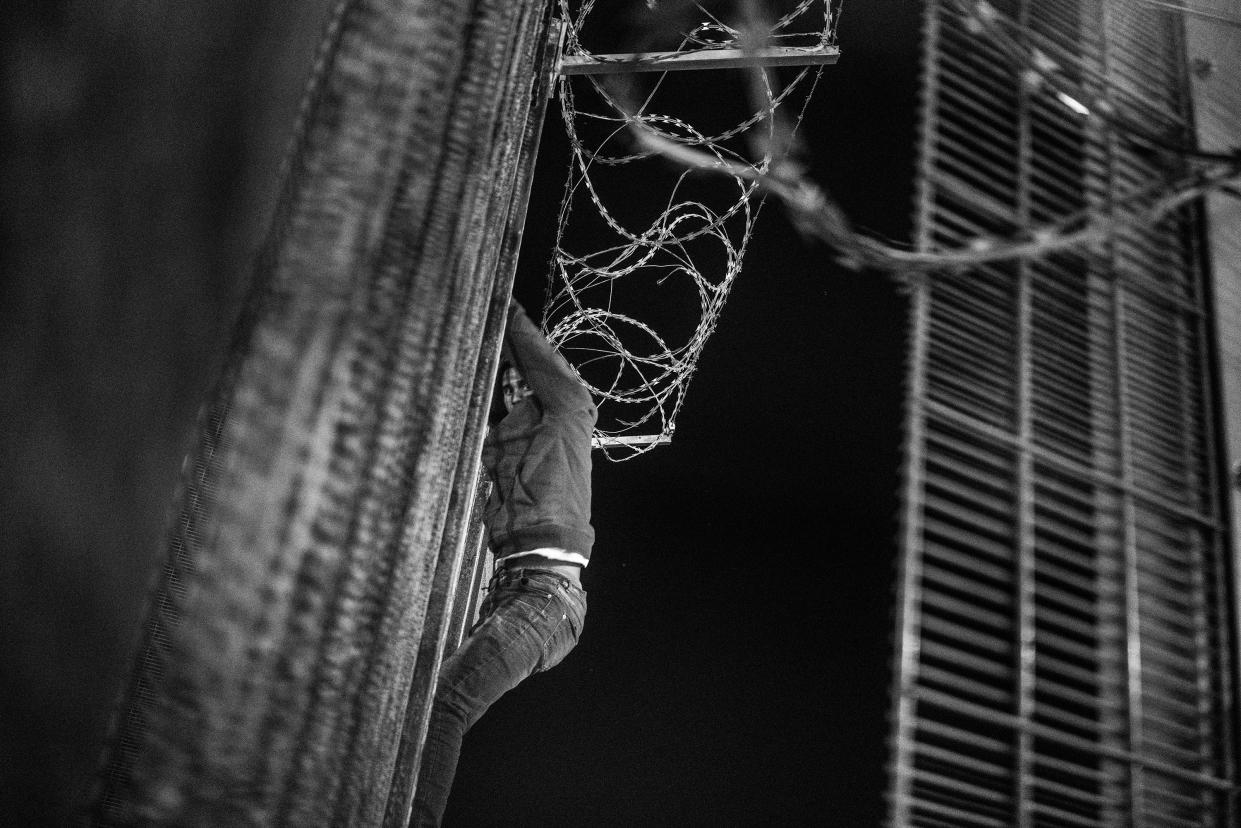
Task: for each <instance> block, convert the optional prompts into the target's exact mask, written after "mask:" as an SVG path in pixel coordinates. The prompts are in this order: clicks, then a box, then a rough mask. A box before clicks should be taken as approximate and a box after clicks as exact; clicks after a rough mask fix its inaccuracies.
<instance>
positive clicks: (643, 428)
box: [544, 0, 843, 460]
mask: <svg viewBox="0 0 1241 828" xmlns="http://www.w3.org/2000/svg"><path fill="white" fill-rule="evenodd" d="M842 2H843V0H800V2H798V3H796V4H795V5H794V4H792V3H789V4H788V5H790V6H792V8H790V10H789V11H788V12H787V13H786V14H783V15H782V16H780V17H779V18H778V19H775V20H769V21H766V22H761V21H759V14H758V12H759V9H760V7H761V8H762V9H766V8H769V7H770V6H771V5H773V4H771V3H748V4H747V3H744V2H743V3H733V4H722V3H716V4H710V5H708V4H700V3H689V2H680V3H668V2H663V3H662V5H663V6H664V7H665V8H663V9H661V11H665V12H667V14H666V16H665V19H667V18H671V19H672V20H674V21H675V22H676V23H678V24H680V25H681V26H682V28H679V29H678V31H677V33H676V35H675V37H676V39H677V40H678V41H679V42H678V43H677V45H676V46H675V49H674V50H673V51H674V52H675V53H677V54H683V53H686V52H693V51H704V50H711V49H740V50H746V49H749V48H753V47H754V46H755V45H756V44H761V45H782V46H783V45H800V46H805V45H824V46H829V45H834V44H835V39H836V27H837V24H838V22H839V19H840V11H841V5H842ZM648 5H653V4H651V3H650V2H649V0H648ZM669 6H672V7H673V8H672V9H671V10H669V9H668V8H667V7H669ZM594 7H595V2H594V0H585V2H582V3H581V4H580V6H579V7H578V9H577V11H576V13H574V12H573V11H572V9H571V8H570V4H569V3H568V2H567V0H561V14H562V16H563V19H564V20H565V21H566V32H565V40H564V53H565V54H566V55H590V54H591V53H590V52H589V51H588V50H587V49H586V47H585V46H584V45H583V41H582V36H583V33H584V32H585V31H586V30H587V28H588V27H587V24H588V21H589V20H590V15H591V12H592V10H593V9H594ZM729 14H731V15H733V16H734V17H735V18H736V20H735V22H732V23H726V22H724V20H725V17H726V16H727V15H729ZM657 34H658V33H657V32H656V33H653V35H657ZM597 59H598V60H600V61H604V60H607V59H608V58H606V57H598V58H597ZM746 71H747V72H748V73H749V74H750V76H751V77H750V78H749V79H748V80H746V81H745V82H744V83H743V84H742V86H743V87H744V88H742V89H738V90H737V95H736V97H737V98H738V99H744V98H746V97H748V98H749V106H748V108H747V110H745V111H744V112H743V113H742V114H741V115H740V117H738V118H735V119H731V125H729V126H725V127H717V128H713V129H708V128H706V127H705V126H704V125H702V124H698V125H696V124H695V123H691V121H690V119H689V118H688V117H687V116H685V115H684V114H683V112H684V109H685V107H684V105H681V106H678V105H677V103H676V101H675V100H674V98H675V96H676V94H677V93H680V94H684V93H685V87H684V86H682V87H680V88H679V89H677V90H675V91H674V90H673V89H672V88H673V87H676V85H677V81H672V82H670V81H669V80H668V78H669V77H670V75H671V74H672V73H668V72H663V73H658V72H657V73H653V74H643V75H642V76H641V78H643V79H644V80H646V81H647V83H646V86H645V87H644V88H640V86H639V81H638V79H637V78H638V76H637V75H634V74H623V73H622V74H613V75H586V76H578V77H574V78H569V77H565V78H562V80H561V83H560V85H559V96H560V103H561V112H562V115H563V119H564V124H565V129H566V131H567V133H568V138H569V144H570V150H571V161H570V167H569V173H568V178H567V181H566V184H565V189H564V196H563V199H562V201H561V205H560V211H559V219H558V226H557V231H556V240H555V247H554V250H553V253H552V257H551V262H550V267H549V273H548V285H547V294H546V302H545V307H544V320H545V321H544V326H545V328H546V329H547V333H548V338H549V339H550V340H551V342H552V343H553V344H554V345H556V346H557V347H558V348H559V349H560V350H561V352H562V353H563V354H564V355H565V356H566V358H567V359H568V360H569V361H570V363H572V364H573V365H574V367H575V369H576V370H577V371H578V373H579V375H580V376H581V377H582V380H583V382H585V384H586V385H587V386H588V387H589V388H590V390H591V392H592V393H593V395H594V397H595V400H596V403H597V404H598V406H599V412H600V416H599V424H598V426H597V428H596V434H595V436H596V443H597V444H598V445H601V446H602V448H603V451H604V453H605V454H606V455H607V457H608V458H609V459H611V460H625V459H630V458H632V457H634V456H636V455H638V454H641V453H644V452H646V451H648V450H650V449H651V448H652V447H654V446H655V445H657V444H659V443H660V442H666V441H667V440H668V439H670V438H671V436H672V433H673V431H674V430H675V427H676V417H677V414H678V412H679V411H680V409H681V406H682V404H683V403H684V400H685V392H686V389H687V387H688V384H689V380H690V378H691V377H692V375H693V373H694V371H695V369H696V368H697V366H698V360H699V358H700V356H701V355H702V352H703V349H704V347H705V345H706V342H707V340H708V338H709V337H710V336H711V334H712V333H713V332H714V330H715V327H716V324H717V322H718V320H719V317H720V314H721V312H722V311H723V308H724V303H725V301H726V300H727V298H728V295H729V292H730V290H731V288H732V285H733V281H734V279H736V277H737V276H738V274H739V273H740V272H741V267H742V261H743V259H744V257H745V251H746V249H747V247H748V245H749V242H750V238H751V235H752V233H753V230H754V222H755V220H756V218H757V216H758V213H759V210H760V208H761V206H762V193H756V190H757V185H756V184H755V183H754V181H753V179H747V178H745V177H743V176H737V175H719V174H711V173H704V172H703V171H701V170H691V169H684V168H676V167H675V166H674V165H672V164H670V163H669V162H668V161H667V160H666V159H664V158H663V157H661V156H659V155H658V154H657V153H654V152H652V151H649V150H646V149H643V148H638V146H637V144H636V142H635V141H634V140H633V131H634V130H645V131H649V132H651V133H654V134H656V135H658V136H660V137H662V138H665V139H667V140H670V141H673V142H676V143H677V144H681V145H684V146H688V147H693V148H695V149H696V150H698V151H701V152H705V153H708V154H710V155H711V156H713V157H714V158H716V159H717V160H718V161H719V162H720V164H721V167H724V166H727V165H732V166H735V165H737V164H740V165H743V166H744V167H747V168H749V169H752V170H755V171H758V172H760V173H766V172H767V171H768V170H769V169H770V168H771V166H772V165H773V163H781V162H782V161H785V160H787V159H785V157H784V156H785V152H786V151H787V150H788V148H789V145H790V143H791V142H790V141H789V140H788V139H789V137H790V136H789V135H782V134H781V129H780V128H779V127H778V125H777V119H775V118H774V117H773V113H775V111H776V110H777V108H779V107H781V106H790V105H791V106H792V107H793V108H795V109H797V114H796V117H795V118H793V119H788V118H785V119H784V120H786V121H792V123H793V124H794V125H796V124H799V123H800V121H801V118H802V116H803V114H804V112H805V106H806V104H807V103H808V101H809V99H810V96H811V93H812V92H813V90H814V86H815V84H816V83H817V80H818V77H819V75H820V73H821V67H820V68H801V69H799V70H794V72H793V73H792V74H793V77H792V79H791V80H789V81H788V82H787V83H781V82H780V81H779V79H778V78H777V76H776V73H775V72H772V71H766V70H763V69H749V70H746ZM675 74H676V75H678V76H681V77H682V78H683V77H685V76H692V75H694V74H696V73H691V72H678V73H675ZM678 110H679V112H678ZM695 110H696V111H701V110H702V107H701V105H699V106H696V107H695ZM698 120H699V121H702V120H706V119H704V118H701V117H700V118H699V119H698ZM794 128H795V126H794ZM784 129H785V130H787V127H785V128H784ZM635 182H641V183H642V185H646V184H649V189H647V190H645V192H646V193H649V192H663V193H666V200H662V204H661V206H658V207H655V208H653V210H654V211H655V212H656V213H657V214H656V215H654V216H653V217H651V216H649V214H648V215H635V213H637V212H639V211H640V210H641V209H642V206H643V205H647V204H649V203H650V201H651V199H650V197H649V195H645V193H644V194H643V195H642V196H641V197H636V198H635V197H633V196H632V195H630V196H629V197H623V196H622V197H621V198H620V199H619V200H618V198H617V196H616V194H615V193H614V192H613V193H609V190H617V189H618V188H619V189H621V190H623V188H624V187H631V188H632V187H633V186H634V184H635ZM665 182H666V183H665ZM656 203H657V204H659V203H660V202H656Z"/></svg>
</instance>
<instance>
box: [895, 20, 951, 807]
mask: <svg viewBox="0 0 1241 828" xmlns="http://www.w3.org/2000/svg"><path fill="white" fill-rule="evenodd" d="M939 15H940V4H939V2H938V0H929V2H928V3H927V5H926V9H925V11H924V12H923V18H922V20H923V23H922V28H923V41H922V42H923V44H925V45H924V46H923V52H922V78H923V80H922V96H921V100H920V101H919V109H920V110H921V111H920V114H919V120H920V122H921V124H922V127H921V135H920V136H919V147H918V156H919V159H918V168H919V171H920V173H919V175H918V182H917V196H916V201H915V207H914V211H915V216H914V226H915V228H916V231H915V232H917V234H918V239H917V249H918V250H922V251H925V250H929V249H930V247H931V222H930V216H931V215H932V205H933V203H934V193H933V185H932V183H931V181H930V176H928V175H927V174H926V173H927V171H928V169H929V168H930V165H931V159H932V158H933V157H934V150H933V146H934V140H935V136H934V130H933V129H932V128H931V126H930V124H932V123H933V122H934V119H935V118H936V115H937V108H938V106H939V102H940V95H939V82H940V75H941V70H940V65H939V60H938V57H937V55H938V54H939V52H937V51H936V50H935V48H934V46H933V44H937V43H938V42H939V39H940V20H939ZM910 278H911V279H912V280H913V296H912V298H911V302H910V304H911V307H910V314H909V324H910V337H909V342H910V351H911V353H910V355H909V363H908V364H909V380H908V382H909V391H908V395H907V397H906V399H907V400H908V402H907V403H906V407H907V411H906V419H905V481H904V492H903V493H902V494H903V503H902V505H901V524H902V526H901V554H900V558H899V562H898V564H897V566H898V572H897V588H898V592H897V596H898V599H897V600H898V603H897V606H896V612H897V616H896V625H895V633H896V635H895V638H896V646H895V648H894V649H895V653H894V664H893V688H894V692H893V693H892V711H893V719H894V720H895V721H894V722H893V726H892V737H891V742H890V748H889V759H888V762H889V767H890V769H891V770H890V776H891V780H892V782H891V794H890V796H889V811H888V824H889V825H891V826H893V827H894V828H904V826H906V825H910V824H911V823H912V820H913V814H914V802H913V789H914V776H915V770H914V756H913V754H914V750H913V745H914V743H915V734H916V729H917V724H918V721H917V710H916V702H915V699H914V692H915V688H916V687H917V686H918V679H919V675H918V669H919V662H920V660H921V652H920V650H921V637H920V635H919V632H918V630H919V628H920V627H921V622H922V619H921V609H922V608H921V606H920V601H919V593H920V585H921V582H922V571H923V567H924V565H925V562H924V560H923V557H922V553H923V538H922V520H923V518H924V515H923V510H922V493H923V492H924V491H925V488H926V473H927V470H926V457H927V419H928V417H927V412H926V408H925V406H926V402H927V373H928V359H927V356H928V350H929V347H930V342H929V340H930V336H929V332H930V328H931V286H930V283H929V282H927V281H926V279H925V277H922V276H912V277H910Z"/></svg>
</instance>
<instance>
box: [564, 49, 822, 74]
mask: <svg viewBox="0 0 1241 828" xmlns="http://www.w3.org/2000/svg"><path fill="white" fill-rule="evenodd" d="M839 59H840V47H838V46H760V47H758V48H755V49H706V50H700V51H696V52H634V53H631V54H613V55H564V56H562V57H561V58H560V74H562V75H618V74H625V73H629V72H681V71H687V70H690V69H746V68H749V67H757V66H763V67H766V66H823V65H828V64H833V63H835V62H836V61H838V60H839Z"/></svg>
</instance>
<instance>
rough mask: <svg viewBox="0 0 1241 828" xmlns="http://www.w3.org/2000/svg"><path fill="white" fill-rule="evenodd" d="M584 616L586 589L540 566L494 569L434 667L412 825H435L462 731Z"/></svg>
mask: <svg viewBox="0 0 1241 828" xmlns="http://www.w3.org/2000/svg"><path fill="white" fill-rule="evenodd" d="M585 619H586V592H585V590H583V589H582V588H581V587H579V586H577V585H576V584H574V583H573V582H572V581H570V580H569V579H567V578H565V577H563V576H561V575H559V574H557V573H555V572H549V571H546V570H541V569H517V570H513V571H509V570H505V569H501V570H499V571H498V572H497V573H496V574H495V576H494V577H493V578H492V579H491V585H490V587H489V588H488V593H487V597H486V599H484V600H483V604H482V607H481V609H480V611H479V619H478V622H477V623H476V624H475V625H474V627H473V629H471V630H470V634H469V636H468V637H467V638H466V639H465V641H463V642H462V643H461V646H460V647H459V648H458V649H457V651H456V652H455V653H453V654H452V655H450V656H449V657H448V658H446V659H445V660H444V664H443V666H442V667H441V668H440V674H439V679H438V682H437V683H436V688H435V701H434V702H433V703H432V705H431V720H430V724H429V726H428V729H427V740H426V743H425V745H424V747H423V751H422V762H421V769H420V771H419V774H418V786H417V788H416V790H415V792H414V812H413V825H416V826H424V825H436V826H437V825H439V824H440V821H441V820H442V819H443V818H444V808H445V807H446V806H447V804H448V793H449V791H450V790H451V789H452V780H453V777H454V776H455V775H456V772H457V760H458V758H459V757H460V755H461V739H462V737H464V736H465V732H466V731H467V730H469V729H470V727H471V726H473V724H474V723H475V722H476V721H478V718H479V717H480V716H482V715H483V713H485V712H486V711H487V708H489V707H491V705H492V703H494V702H495V701H496V699H498V698H500V697H501V696H502V695H504V694H505V693H507V692H508V691H509V690H512V689H513V688H514V687H516V686H517V685H518V684H520V683H521V681H522V680H523V679H525V678H526V677H527V676H529V675H532V674H533V673H539V672H542V671H543V670H548V669H550V668H552V667H555V666H556V665H557V664H559V663H560V661H561V660H562V659H563V658H564V657H565V656H566V655H568V653H569V651H570V650H572V649H573V647H574V645H576V644H577V640H578V636H580V635H581V633H582V624H583V622H584V621H585Z"/></svg>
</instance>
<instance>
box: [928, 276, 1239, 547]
mask: <svg viewBox="0 0 1241 828" xmlns="http://www.w3.org/2000/svg"><path fill="white" fill-rule="evenodd" d="M1117 284H1119V283H1117ZM925 407H926V410H927V411H928V412H929V413H931V414H934V415H935V416H936V417H937V418H939V419H940V420H941V421H946V422H949V423H951V424H952V425H954V426H958V427H960V428H963V429H967V430H969V431H970V432H972V433H973V435H974V436H978V437H982V438H984V439H988V440H990V441H991V442H993V443H999V444H1000V445H1005V446H1015V445H1016V443H1017V439H1016V438H1015V437H1014V436H1013V435H1011V434H1008V433H1007V432H1005V431H1003V430H1002V429H998V428H996V427H995V426H993V425H991V424H990V423H987V422H985V421H983V420H980V419H978V418H977V417H974V416H972V415H970V414H967V413H965V412H962V411H958V410H957V409H955V408H952V407H951V406H948V405H945V404H944V403H941V402H936V401H935V400H927V401H926V402H925ZM1035 459H1036V460H1037V461H1038V462H1040V463H1043V464H1046V465H1047V466H1051V467H1053V468H1055V469H1057V470H1058V471H1063V472H1068V473H1070V474H1076V475H1079V476H1081V477H1082V478H1083V479H1085V480H1089V481H1090V482H1092V483H1095V484H1097V485H1100V486H1106V487H1108V488H1110V489H1114V490H1115V491H1116V492H1117V493H1120V494H1127V495H1130V496H1132V497H1133V498H1134V499H1135V500H1137V501H1139V502H1142V503H1146V504H1148V505H1150V506H1154V507H1155V508H1157V509H1159V510H1160V511H1163V512H1165V513H1167V514H1169V515H1175V516H1176V517H1179V518H1182V519H1184V520H1188V521H1191V522H1192V523H1194V524H1196V525H1198V526H1202V527H1204V528H1207V529H1212V530H1216V531H1218V530H1219V529H1220V524H1219V522H1218V521H1216V520H1215V519H1213V518H1212V517H1211V516H1209V515H1204V514H1201V513H1200V512H1196V511H1194V510H1192V509H1188V508H1186V507H1185V506H1183V505H1181V504H1179V503H1176V502H1175V501H1173V500H1169V499H1168V498H1166V497H1163V496H1161V495H1159V494H1158V493H1156V492H1152V491H1147V490H1145V489H1142V488H1141V487H1139V486H1137V485H1135V484H1133V483H1132V482H1126V480H1125V479H1123V478H1122V477H1119V476H1117V475H1112V474H1108V473H1107V472H1103V471H1099V470H1098V469H1094V468H1091V467H1090V466H1086V465H1084V464H1083V463H1081V462H1079V461H1077V460H1074V459H1072V458H1070V457H1065V456H1064V455H1061V454H1055V453H1053V452H1051V451H1049V450H1047V449H1044V448H1036V449H1035Z"/></svg>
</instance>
